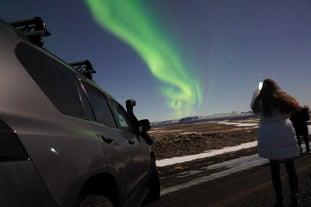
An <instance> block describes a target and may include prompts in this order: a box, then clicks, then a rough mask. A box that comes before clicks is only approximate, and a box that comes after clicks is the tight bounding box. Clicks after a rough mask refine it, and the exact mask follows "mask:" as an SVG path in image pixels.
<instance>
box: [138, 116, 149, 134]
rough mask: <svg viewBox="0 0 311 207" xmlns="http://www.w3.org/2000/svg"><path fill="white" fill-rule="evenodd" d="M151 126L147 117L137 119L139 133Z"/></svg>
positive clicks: (144, 131)
mask: <svg viewBox="0 0 311 207" xmlns="http://www.w3.org/2000/svg"><path fill="white" fill-rule="evenodd" d="M150 128H151V126H150V121H149V120H148V119H142V120H139V121H138V129H139V131H140V133H146V132H147V131H149V130H150Z"/></svg>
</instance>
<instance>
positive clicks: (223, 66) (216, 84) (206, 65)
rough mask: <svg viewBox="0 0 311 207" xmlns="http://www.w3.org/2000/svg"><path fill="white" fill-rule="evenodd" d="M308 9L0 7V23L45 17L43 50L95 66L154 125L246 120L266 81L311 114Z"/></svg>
mask: <svg viewBox="0 0 311 207" xmlns="http://www.w3.org/2000/svg"><path fill="white" fill-rule="evenodd" d="M310 11H311V4H310V3H308V1H305V0H303V1H299V0H298V1H292V0H275V1H250V0H235V1H232V0H222V1H220V0H194V1H189V0H122V1H121V0H79V1H76V0H66V1H45V2H44V3H42V1H40V0H29V1H21V0H2V1H1V7H0V13H1V17H0V18H1V19H3V20H6V21H8V22H13V21H16V20H22V19H29V18H31V17H34V16H39V17H41V18H42V19H43V20H45V22H46V24H47V28H48V30H49V31H50V32H51V33H52V35H51V36H49V37H46V38H44V42H45V44H44V48H46V49H47V50H49V51H51V52H52V53H53V54H55V55H56V56H57V57H59V58H60V59H62V60H64V61H66V62H74V61H79V60H85V59H88V60H90V61H91V62H92V65H93V67H94V69H95V70H96V71H97V73H96V74H95V75H94V81H95V82H96V83H97V84H98V85H99V86H100V87H101V88H102V89H103V90H104V91H106V92H107V93H109V94H110V95H112V96H113V97H114V98H115V100H117V101H118V102H119V103H120V104H121V105H123V106H124V104H125V101H126V100H127V99H135V100H136V103H137V106H136V107H135V114H136V115H137V117H138V118H140V119H143V118H147V119H149V120H150V121H152V122H158V121H165V120H167V121H170V120H174V121H178V120H179V119H181V118H191V117H200V116H209V115H217V116H218V115H219V114H223V113H231V112H235V113H236V112H248V111H250V99H251V96H252V94H253V92H254V90H256V89H257V87H258V83H259V82H260V81H262V80H263V79H264V78H267V77H270V78H273V79H274V80H276V81H277V82H278V84H279V85H280V86H281V87H282V88H283V89H284V90H286V91H288V92H289V93H290V94H291V95H292V96H294V97H295V98H296V99H297V100H298V101H299V103H300V104H301V105H309V106H311V96H310V95H309V93H308V90H306V89H308V88H311V81H310V80H309V79H310V76H311V70H310V67H311V62H310V54H311V40H310V36H311V27H310V25H311V12H310Z"/></svg>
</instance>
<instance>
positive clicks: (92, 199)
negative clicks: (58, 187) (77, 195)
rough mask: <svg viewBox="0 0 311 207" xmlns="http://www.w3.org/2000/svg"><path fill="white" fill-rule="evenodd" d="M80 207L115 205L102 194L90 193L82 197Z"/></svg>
mask: <svg viewBox="0 0 311 207" xmlns="http://www.w3.org/2000/svg"><path fill="white" fill-rule="evenodd" d="M78 207H113V205H112V203H111V201H110V200H109V199H108V198H106V197H105V196H102V195H89V196H87V197H85V198H82V200H81V202H80V203H79V205H78Z"/></svg>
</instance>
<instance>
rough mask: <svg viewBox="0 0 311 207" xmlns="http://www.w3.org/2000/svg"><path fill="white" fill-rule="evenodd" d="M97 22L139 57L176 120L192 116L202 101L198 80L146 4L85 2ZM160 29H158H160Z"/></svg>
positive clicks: (117, 1)
mask: <svg viewBox="0 0 311 207" xmlns="http://www.w3.org/2000/svg"><path fill="white" fill-rule="evenodd" d="M85 1H86V3H87V5H88V7H89V9H90V11H91V13H92V15H93V16H94V18H95V20H96V21H97V22H98V23H99V24H100V25H101V26H102V27H104V28H105V29H106V30H108V31H109V32H111V33H112V34H114V35H115V36H117V37H118V38H120V39H121V40H123V41H125V42H126V43H127V44H129V45H130V46H131V47H133V48H134V50H135V51H136V52H137V53H138V54H139V55H140V57H141V58H142V59H143V60H144V62H145V63H146V65H147V66H148V68H149V70H150V72H151V73H152V74H153V76H154V77H155V78H157V79H158V80H160V81H161V82H163V83H164V85H163V87H162V90H161V91H162V95H163V96H164V97H165V98H166V103H167V104H168V106H169V107H170V108H172V109H174V111H175V112H176V113H175V115H176V116H177V117H179V116H184V115H189V113H190V112H192V110H193V107H194V105H196V104H198V105H200V104H201V102H202V88H201V84H200V82H199V80H196V79H195V78H194V77H192V75H191V73H190V71H189V70H187V69H186V68H185V66H184V65H183V63H182V61H181V57H180V56H179V54H178V52H177V51H176V49H175V48H174V47H173V46H172V45H173V44H172V43H171V42H172V41H170V40H169V39H168V38H165V35H164V32H163V31H162V30H161V29H159V27H160V24H158V23H156V22H155V21H154V19H153V17H152V16H150V15H149V14H148V13H147V12H145V9H144V8H143V6H142V4H141V3H142V2H143V1H138V0H137V1H122V0H112V1H110V0H85ZM157 28H158V29H157Z"/></svg>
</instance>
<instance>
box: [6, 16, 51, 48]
mask: <svg viewBox="0 0 311 207" xmlns="http://www.w3.org/2000/svg"><path fill="white" fill-rule="evenodd" d="M10 24H11V25H12V26H13V27H15V29H16V30H17V31H19V32H20V33H22V34H23V35H24V36H26V37H27V38H28V39H29V40H30V41H31V42H32V43H34V44H36V45H38V46H40V47H42V46H43V43H44V42H43V40H42V37H46V36H50V35H51V33H50V32H49V31H48V30H47V28H46V24H45V22H44V21H43V20H42V19H41V18H40V17H34V18H32V19H25V20H21V21H16V22H11V23H10Z"/></svg>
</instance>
